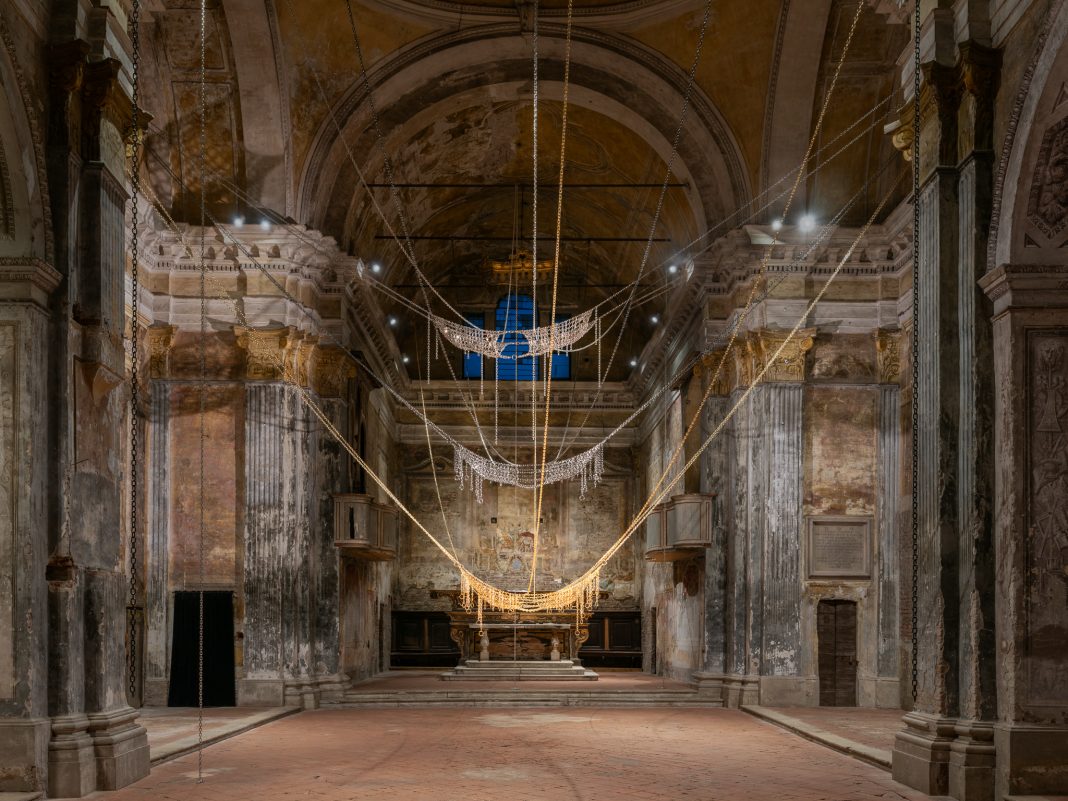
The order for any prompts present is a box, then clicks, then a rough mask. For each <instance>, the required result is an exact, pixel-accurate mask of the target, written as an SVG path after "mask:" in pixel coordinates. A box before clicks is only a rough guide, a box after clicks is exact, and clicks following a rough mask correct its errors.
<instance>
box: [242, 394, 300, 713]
mask: <svg viewBox="0 0 1068 801" xmlns="http://www.w3.org/2000/svg"><path fill="white" fill-rule="evenodd" d="M286 394H287V390H286V387H285V385H284V384H282V383H280V382H270V383H261V382H252V383H249V384H248V385H247V386H246V387H245V399H246V400H245V537H244V540H245V553H244V564H245V575H244V597H245V615H244V621H243V631H244V676H243V677H242V678H241V679H240V680H239V681H238V687H237V702H238V704H239V705H242V706H245V705H248V706H280V705H281V704H282V703H283V700H284V690H283V674H282V648H283V638H282V636H281V635H282V632H281V630H280V627H281V622H282V615H283V599H284V594H283V592H282V588H283V586H284V579H285V576H284V573H283V569H284V564H285V560H286V559H287V558H288V549H289V547H290V546H289V541H288V540H289V532H288V531H287V530H286V525H285V523H286V515H285V513H284V506H283V504H284V497H285V496H284V492H285V476H284V474H283V470H282V464H283V454H284V447H285V438H286V432H285V426H284V421H283V420H282V411H281V410H282V408H283V404H284V401H285V396H286Z"/></svg>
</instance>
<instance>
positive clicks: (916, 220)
mask: <svg viewBox="0 0 1068 801" xmlns="http://www.w3.org/2000/svg"><path fill="white" fill-rule="evenodd" d="M914 4H915V12H914V19H913V25H914V30H913V35H912V62H913V63H912V348H911V350H912V353H911V357H912V700H913V702H915V701H916V695H917V692H918V687H919V661H918V654H917V651H918V650H919V642H920V635H919V631H918V628H919V612H918V610H917V606H918V605H919V590H918V587H919V576H918V575H917V573H918V571H919V567H920V498H919V488H920V481H919V455H920V437H919V422H920V405H919V396H920V360H919V350H920V349H919V333H920V327H919V317H920V315H919V297H920V22H921V16H920V0H914Z"/></svg>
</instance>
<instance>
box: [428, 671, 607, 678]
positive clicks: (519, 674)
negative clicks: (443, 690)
mask: <svg viewBox="0 0 1068 801" xmlns="http://www.w3.org/2000/svg"><path fill="white" fill-rule="evenodd" d="M461 671H463V668H457V672H456V673H442V674H441V680H442V681H597V679H598V676H597V674H596V673H593V672H591V671H580V672H578V673H543V672H535V673H527V672H524V671H522V670H497V671H492V672H491V671H488V670H483V671H477V672H474V673H464V672H461Z"/></svg>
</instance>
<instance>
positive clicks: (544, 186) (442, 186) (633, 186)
mask: <svg viewBox="0 0 1068 801" xmlns="http://www.w3.org/2000/svg"><path fill="white" fill-rule="evenodd" d="M367 186H369V187H370V188H371V189H389V186H390V185H389V184H388V183H387V184H382V183H373V184H367ZM393 186H395V187H396V188H397V189H515V188H516V187H519V188H520V189H531V188H533V186H534V184H533V183H531V182H529V181H528V182H525V183H522V182H521V183H508V182H506V181H500V182H496V183H447V182H446V183H427V184H420V183H412V184H393ZM663 186H664V184H662V183H660V184H629V183H620V184H613V183H609V184H582V183H564V189H660V188H661V187H663ZM538 188H539V189H542V190H544V191H546V192H548V191H549V190H553V191H556V190H557V189H558V184H556V183H553V182H551V181H550V182H547V183H543V184H541V185H540V186H539V187H538ZM667 188H668V189H689V188H690V185H689V184H688V183H681V184H680V183H676V184H668V185H667Z"/></svg>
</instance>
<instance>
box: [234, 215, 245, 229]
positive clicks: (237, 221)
mask: <svg viewBox="0 0 1068 801" xmlns="http://www.w3.org/2000/svg"><path fill="white" fill-rule="evenodd" d="M244 224H245V218H244V217H242V216H241V215H240V214H238V215H237V216H236V217H234V228H240V227H241V226H242V225H244Z"/></svg>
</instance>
